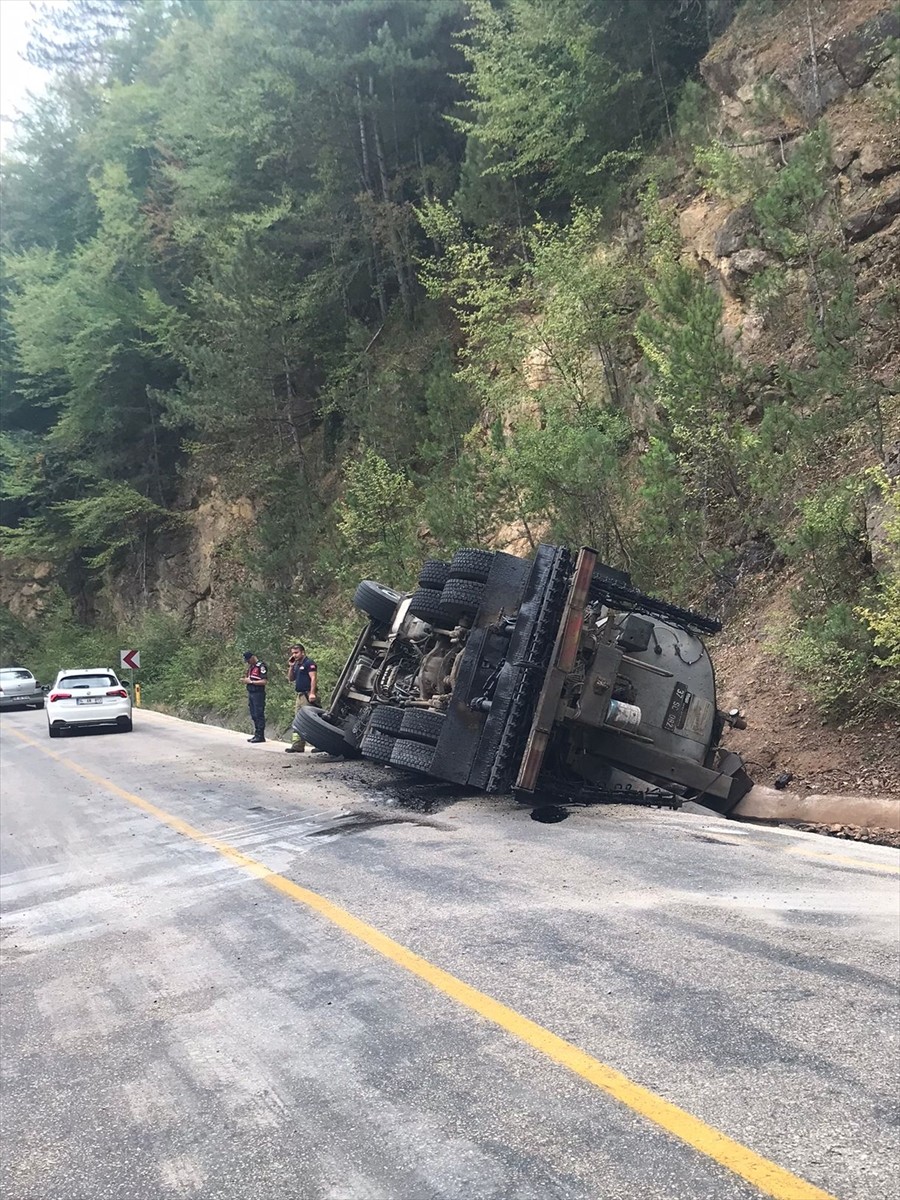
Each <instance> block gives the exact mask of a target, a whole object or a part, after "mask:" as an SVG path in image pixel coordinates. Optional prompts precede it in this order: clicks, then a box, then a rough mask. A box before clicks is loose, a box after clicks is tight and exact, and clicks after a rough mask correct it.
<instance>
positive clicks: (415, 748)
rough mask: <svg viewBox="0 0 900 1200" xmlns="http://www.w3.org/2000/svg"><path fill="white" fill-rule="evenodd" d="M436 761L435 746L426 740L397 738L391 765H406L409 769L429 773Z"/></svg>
mask: <svg viewBox="0 0 900 1200" xmlns="http://www.w3.org/2000/svg"><path fill="white" fill-rule="evenodd" d="M433 762H434V746H429V745H427V744H426V743H425V742H410V741H407V740H406V738H397V740H396V741H395V742H394V749H393V751H392V752H391V766H392V767H404V768H405V769H406V770H407V771H422V772H423V774H425V775H427V774H428V772H429V771H430V770H431V764H432V763H433Z"/></svg>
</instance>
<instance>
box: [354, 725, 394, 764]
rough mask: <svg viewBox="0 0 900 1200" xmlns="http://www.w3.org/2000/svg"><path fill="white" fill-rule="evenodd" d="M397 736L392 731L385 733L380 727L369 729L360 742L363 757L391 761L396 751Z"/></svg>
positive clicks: (377, 760) (378, 760)
mask: <svg viewBox="0 0 900 1200" xmlns="http://www.w3.org/2000/svg"><path fill="white" fill-rule="evenodd" d="M396 740H397V739H396V738H395V737H394V735H393V734H392V733H384V732H383V731H382V730H380V729H371V728H370V729H368V730H367V731H366V733H365V734H364V735H363V740H362V741H361V742H360V743H359V752H360V754H361V755H362V756H363V758H372V759H374V760H375V762H382V763H389V762H390V761H391V755H392V753H393V751H394V743H395V742H396Z"/></svg>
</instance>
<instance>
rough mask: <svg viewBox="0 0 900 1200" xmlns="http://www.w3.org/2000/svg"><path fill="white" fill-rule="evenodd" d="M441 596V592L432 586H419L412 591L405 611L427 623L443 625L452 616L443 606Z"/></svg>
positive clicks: (447, 622) (448, 621)
mask: <svg viewBox="0 0 900 1200" xmlns="http://www.w3.org/2000/svg"><path fill="white" fill-rule="evenodd" d="M441 597H442V593H441V592H439V591H437V590H436V589H434V588H419V590H418V591H417V592H413V594H412V599H411V600H410V602H409V608H408V610H407V611H408V612H410V613H412V615H413V616H414V617H419V618H420V619H421V620H423V621H427V622H428V624H429V625H437V626H439V627H443V626H445V625H447V624H449V623H450V622H451V621H452V619H453V616H452V613H450V612H448V611H447V609H446V608H445V607H444V603H443V600H442V598H441Z"/></svg>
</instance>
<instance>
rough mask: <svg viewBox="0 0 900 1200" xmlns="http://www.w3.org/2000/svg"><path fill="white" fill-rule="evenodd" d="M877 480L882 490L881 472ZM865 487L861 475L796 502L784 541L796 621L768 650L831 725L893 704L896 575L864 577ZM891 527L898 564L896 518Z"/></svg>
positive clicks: (899, 522)
mask: <svg viewBox="0 0 900 1200" xmlns="http://www.w3.org/2000/svg"><path fill="white" fill-rule="evenodd" d="M878 479H880V480H881V482H882V484H883V485H884V486H886V487H887V486H889V485H888V484H887V480H886V477H885V476H884V475H883V472H882V473H879V474H878ZM871 482H872V480H871V478H870V477H869V476H868V474H867V475H863V476H858V477H852V478H850V479H848V480H845V481H842V482H841V483H840V484H837V485H830V486H828V487H826V488H823V489H821V490H820V491H819V492H818V493H816V494H814V495H812V496H810V497H808V498H806V499H805V500H803V501H802V502H801V505H800V520H799V521H798V523H797V526H796V529H795V530H794V533H793V536H792V537H791V538H790V539H789V540H788V541H787V542H786V543H785V549H786V550H787V553H788V555H789V557H790V558H791V559H792V560H793V561H794V562H795V563H796V564H797V566H798V567H799V568H800V571H801V584H800V587H799V588H798V589H797V590H796V592H795V594H794V605H795V609H796V614H797V615H796V617H795V619H794V621H793V622H792V623H791V624H790V625H789V627H788V628H787V629H786V630H784V631H783V632H782V633H781V635H780V636H779V637H778V638H777V641H776V645H777V648H778V649H779V651H780V653H781V654H782V656H783V657H784V659H785V660H786V662H787V663H788V664H789V665H790V666H791V668H792V669H793V670H794V671H795V672H796V673H797V675H798V676H799V677H800V678H801V679H802V680H803V682H804V683H805V684H806V686H807V688H808V690H809V691H810V694H811V695H812V696H813V698H814V699H815V701H816V703H817V704H818V705H819V707H820V708H821V710H822V712H823V713H824V714H825V715H826V716H828V717H831V718H836V719H837V718H842V717H843V718H847V717H852V716H858V715H860V714H866V713H872V712H875V711H877V710H878V708H879V707H882V708H883V707H897V706H898V705H900V690H898V675H897V667H898V666H900V657H898V649H900V609H898V606H897V587H896V582H897V579H898V577H900V575H898V573H897V572H892V573H891V574H890V575H889V576H887V577H886V578H884V579H881V580H879V581H874V580H873V579H872V574H871V568H870V567H869V565H868V543H867V538H866V529H865V509H864V506H863V498H864V496H865V493H866V490H867V488H868V487H870V486H871ZM891 529H892V530H893V535H894V537H895V538H896V541H895V545H896V546H897V548H898V565H900V519H897V518H895V520H894V523H893V525H892V526H891ZM860 600H861V601H862V603H860V602H859V601H860ZM854 601H856V603H854Z"/></svg>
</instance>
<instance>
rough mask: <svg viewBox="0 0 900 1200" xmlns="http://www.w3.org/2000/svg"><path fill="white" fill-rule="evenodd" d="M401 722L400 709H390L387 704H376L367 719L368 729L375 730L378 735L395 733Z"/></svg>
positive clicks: (401, 712) (401, 711)
mask: <svg viewBox="0 0 900 1200" xmlns="http://www.w3.org/2000/svg"><path fill="white" fill-rule="evenodd" d="M402 720H403V709H402V708H392V707H391V706H390V705H389V704H376V705H375V711H374V712H373V713H372V715H371V717H370V718H369V729H370V730H373V731H374V730H377V731H378V732H379V733H397V732H398V731H399V729H400V722H401V721H402ZM367 732H368V730H367Z"/></svg>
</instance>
